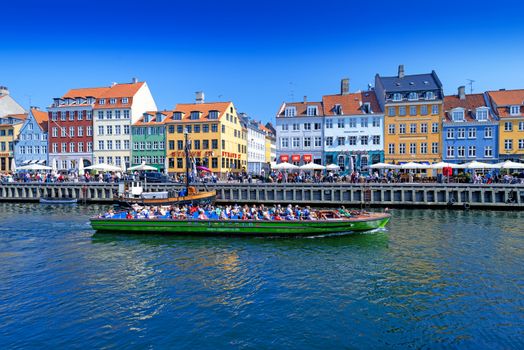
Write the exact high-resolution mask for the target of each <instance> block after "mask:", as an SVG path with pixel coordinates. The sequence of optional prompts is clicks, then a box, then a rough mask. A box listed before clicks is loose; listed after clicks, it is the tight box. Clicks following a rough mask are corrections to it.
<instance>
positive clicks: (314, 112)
mask: <svg viewBox="0 0 524 350" xmlns="http://www.w3.org/2000/svg"><path fill="white" fill-rule="evenodd" d="M307 115H309V116H315V115H317V106H307Z"/></svg>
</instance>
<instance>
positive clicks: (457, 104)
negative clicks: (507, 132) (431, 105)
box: [444, 94, 493, 122]
mask: <svg viewBox="0 0 524 350" xmlns="http://www.w3.org/2000/svg"><path fill="white" fill-rule="evenodd" d="M478 107H487V105H486V101H485V100H484V94H469V95H466V98H465V99H464V100H461V99H460V98H459V96H458V95H451V96H445V97H444V111H445V112H446V113H445V116H446V121H448V122H451V121H452V119H451V115H450V111H451V110H452V109H454V108H464V110H465V111H464V117H465V119H466V121H467V122H474V121H476V119H475V114H474V113H475V110H476V109H477V108H478ZM488 120H490V121H493V118H492V116H491V113H490V114H488Z"/></svg>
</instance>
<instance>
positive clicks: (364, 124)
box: [360, 118, 368, 128]
mask: <svg viewBox="0 0 524 350" xmlns="http://www.w3.org/2000/svg"><path fill="white" fill-rule="evenodd" d="M360 126H361V127H363V128H367V127H368V118H360Z"/></svg>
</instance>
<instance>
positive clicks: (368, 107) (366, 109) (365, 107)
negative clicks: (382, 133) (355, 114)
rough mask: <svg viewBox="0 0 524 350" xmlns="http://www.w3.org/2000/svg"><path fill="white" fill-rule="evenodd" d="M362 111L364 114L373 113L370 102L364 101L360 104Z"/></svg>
mask: <svg viewBox="0 0 524 350" xmlns="http://www.w3.org/2000/svg"><path fill="white" fill-rule="evenodd" d="M362 112H364V113H366V114H369V113H373V111H372V110H371V103H369V102H365V103H364V104H363V105H362Z"/></svg>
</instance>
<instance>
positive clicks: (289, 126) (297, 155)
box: [276, 98, 324, 165]
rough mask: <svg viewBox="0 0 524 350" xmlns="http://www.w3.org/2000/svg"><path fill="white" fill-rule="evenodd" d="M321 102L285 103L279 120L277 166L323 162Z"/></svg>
mask: <svg viewBox="0 0 524 350" xmlns="http://www.w3.org/2000/svg"><path fill="white" fill-rule="evenodd" d="M323 114H324V111H323V108H322V103H321V102H308V101H306V99H305V98H304V102H290V103H283V104H282V106H281V107H280V109H279V111H278V113H277V118H276V132H277V163H281V162H289V163H293V164H295V165H303V164H307V163H310V162H315V163H318V164H321V163H322V159H323Z"/></svg>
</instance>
